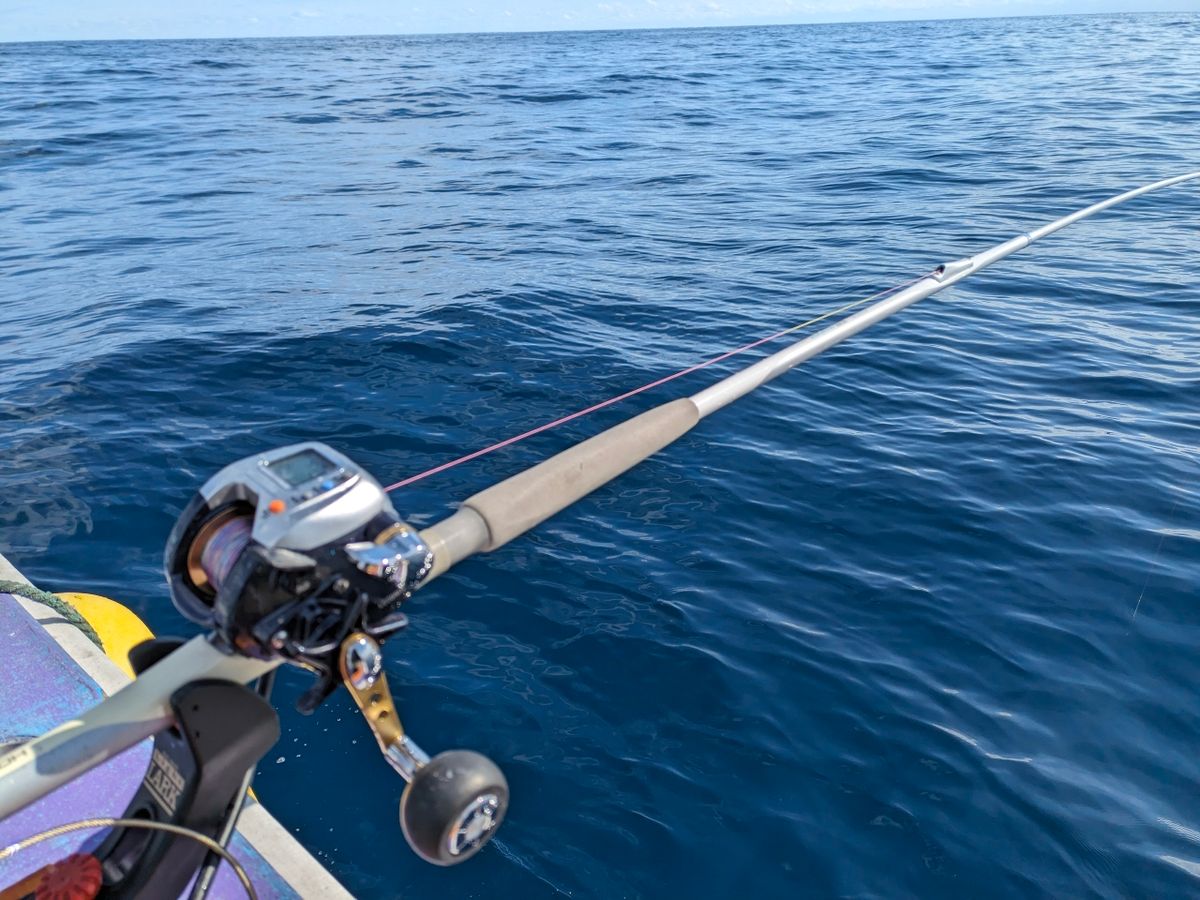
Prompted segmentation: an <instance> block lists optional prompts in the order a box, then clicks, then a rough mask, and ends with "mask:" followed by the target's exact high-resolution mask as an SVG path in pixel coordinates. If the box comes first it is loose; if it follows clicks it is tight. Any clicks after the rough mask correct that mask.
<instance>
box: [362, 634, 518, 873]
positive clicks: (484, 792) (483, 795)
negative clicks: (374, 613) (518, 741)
mask: <svg viewBox="0 0 1200 900" xmlns="http://www.w3.org/2000/svg"><path fill="white" fill-rule="evenodd" d="M338 667H339V670H340V672H341V676H342V681H343V682H344V683H345V685H346V689H347V690H349V691H350V696H352V697H353V698H354V702H355V703H356V704H358V708H359V710H360V711H361V712H362V714H363V718H365V719H366V720H367V724H368V725H369V726H370V728H371V732H372V733H373V734H374V735H375V740H376V741H377V742H378V743H379V749H380V750H381V751H382V752H383V757H384V759H386V760H387V761H388V764H389V765H390V766H391V767H392V768H393V769H395V770H396V771H397V772H399V773H400V776H401V777H402V778H403V779H404V780H405V781H406V782H407V785H406V786H405V788H404V793H403V794H402V795H401V798H400V828H401V830H402V831H403V832H404V837H405V839H406V840H407V841H408V844H409V846H410V847H412V849H413V851H414V852H415V853H416V854H417V855H418V856H420V857H421V858H422V859H424V860H425V861H426V862H430V863H433V864H434V865H438V866H452V865H455V864H457V863H460V862H463V861H464V860H467V859H469V858H470V857H472V856H474V855H475V854H476V853H478V852H479V851H480V850H481V849H483V846H484V845H485V844H486V843H487V842H488V841H489V840H491V838H492V836H493V835H494V834H495V832H496V829H497V828H499V827H500V822H501V821H502V820H503V819H504V814H505V812H506V811H507V809H508V781H507V780H506V779H505V777H504V773H503V772H501V771H500V769H499V767H497V766H496V764H495V763H494V762H492V761H491V760H490V759H488V758H487V757H486V756H483V755H482V754H479V753H476V752H474V751H472V750H448V751H446V752H444V753H439V754H438V755H437V756H435V757H433V758H432V759H430V758H429V755H428V754H427V753H426V752H425V751H424V750H422V749H421V748H420V747H419V746H418V745H417V743H416V742H415V741H413V740H412V738H410V737H409V736H408V735H407V734H405V733H404V725H403V724H402V723H401V721H400V716H399V715H398V714H397V713H396V704H395V702H394V701H393V700H392V692H391V691H390V690H389V689H388V684H387V676H386V675H385V674H384V672H383V653H382V651H381V650H380V647H379V643H378V641H376V640H375V639H374V638H373V637H371V636H370V635H368V634H365V633H363V632H355V633H354V634H351V635H349V636H348V637H347V638H346V639H345V640H344V641H342V645H341V649H340V652H339V653H338Z"/></svg>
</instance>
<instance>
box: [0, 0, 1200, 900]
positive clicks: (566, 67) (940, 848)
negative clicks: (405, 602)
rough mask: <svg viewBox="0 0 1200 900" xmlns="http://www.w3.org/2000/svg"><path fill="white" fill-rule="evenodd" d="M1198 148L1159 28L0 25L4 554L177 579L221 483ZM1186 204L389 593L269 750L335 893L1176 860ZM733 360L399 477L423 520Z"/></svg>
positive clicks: (499, 395) (619, 351) (148, 591)
mask: <svg viewBox="0 0 1200 900" xmlns="http://www.w3.org/2000/svg"><path fill="white" fill-rule="evenodd" d="M1197 168H1200V16H1196V15H1181V14H1169V15H1139V16H1104V17H1079V18H1047V19H1011V20H990V21H984V20H977V21H955V22H918V23H908V24H874V25H845V26H817V27H770V28H745V29H706V30H679V31H647V32H596V33H574V34H567V33H557V34H514V35H466V36H446V37H442V36H439V37H361V38H330V39H308V40H290V39H289V40H211V41H169V42H117V43H77V44H53V43H46V44H24V45H20V44H8V45H0V487H2V491H0V550H2V551H3V552H4V553H5V554H7V555H8V556H9V557H10V558H11V559H12V561H13V562H14V563H16V564H17V565H18V566H19V567H20V568H22V569H23V570H24V572H25V573H26V574H27V575H28V576H29V577H30V578H32V579H33V580H34V581H35V582H36V583H38V584H40V585H41V586H42V587H45V588H48V589H54V590H66V589H78V590H91V591H95V592H99V593H102V594H106V595H109V596H112V597H114V598H116V599H119V600H121V601H122V602H124V603H126V604H128V605H130V606H131V607H132V608H134V609H135V610H136V611H137V612H139V613H140V614H141V615H142V616H143V617H144V618H145V619H146V620H147V622H148V623H149V624H150V625H151V626H152V627H153V628H154V629H155V630H156V631H158V632H160V633H177V634H187V635H190V634H193V633H194V627H193V626H191V625H189V624H188V623H187V622H186V621H184V620H183V619H182V618H181V617H180V616H179V615H178V614H177V613H176V612H175V610H174V609H173V607H172V606H171V604H170V603H169V602H168V599H167V594H166V590H165V585H164V581H163V576H162V573H161V557H162V549H163V544H164V541H165V539H166V536H167V533H168V531H169V529H170V527H171V525H172V522H173V521H174V517H175V516H176V515H177V514H178V512H179V511H180V510H181V508H182V507H183V505H184V503H185V502H186V501H187V499H188V497H189V496H190V494H191V492H192V491H194V490H195V489H196V488H197V487H198V486H199V484H201V483H202V482H203V481H204V480H205V479H206V478H207V477H208V476H209V475H210V474H211V473H213V472H215V471H216V470H217V469H218V468H220V467H221V466H223V465H224V464H226V463H227V462H230V461H232V460H234V459H237V458H239V457H241V456H244V455H247V454H251V453H254V452H255V451H258V450H260V449H262V448H267V447H272V446H276V445H281V444H286V443H290V442H294V441H299V440H304V439H318V440H323V441H326V442H328V443H330V444H332V445H334V446H335V447H337V448H339V449H341V450H343V451H344V452H346V453H347V454H349V455H350V456H352V457H353V458H355V459H356V460H358V461H359V462H361V463H362V464H363V465H365V466H366V467H368V468H369V469H370V470H371V471H372V472H374V473H375V474H376V475H377V476H378V477H379V478H380V479H381V480H382V481H384V482H388V481H395V480H398V479H400V478H402V477H404V476H406V475H410V474H413V473H415V472H418V471H421V470H424V469H426V468H428V467H430V466H432V465H435V464H438V463H441V462H444V461H446V460H448V459H451V458H453V457H456V456H458V455H460V454H462V453H465V452H467V451H470V450H474V449H477V448H479V447H482V446H484V445H486V444H489V443H492V442H493V441H495V440H498V439H500V438H503V437H507V436H509V435H512V434H515V433H517V432H519V431H523V430H525V429H527V428H529V427H533V426H535V425H538V424H540V423H542V422H544V421H546V420H548V419H552V418H555V417H557V416H559V415H562V414H564V413H567V412H571V411H574V410H576V409H578V408H580V407H582V406H586V405H589V404H591V403H593V402H596V401H599V400H602V399H604V398H606V397H608V396H610V395H612V394H615V393H619V392H622V391H624V390H627V389H629V388H631V387H634V386H636V385H639V384H641V383H643V382H646V381H649V380H651V379H653V378H655V377H657V376H659V375H662V374H666V373H667V372H670V371H672V370H674V369H677V368H680V367H682V366H685V365H687V364H689V363H692V362H695V361H697V360H699V359H703V358H705V357H707V356H710V355H713V354H714V353H716V352H718V351H720V350H724V349H727V348H729V347H733V346H736V345H738V344H741V343H744V342H746V341H749V340H752V339H754V338H756V337H759V336H762V335H764V334H768V333H770V332H772V331H774V330H776V329H778V328H781V327H786V326H788V325H791V324H794V323H796V322H798V321H801V320H803V319H806V318H808V317H809V316H811V315H813V314H815V313H818V312H821V311H823V310H825V309H827V308H829V307H831V306H834V305H837V304H839V303H843V302H846V301H847V300H851V299H854V298H856V297H859V296H862V295H864V294H867V293H870V292H872V291H875V290H878V289H880V288H884V287H888V286H890V285H892V284H895V283H897V282H899V281H902V280H905V279H907V278H910V277H912V276H914V275H917V274H919V273H922V272H924V271H927V270H928V269H930V268H931V267H932V266H934V265H936V264H937V263H940V262H943V261H945V260H949V259H955V258H958V257H961V256H964V255H968V254H971V253H975V252H977V251H979V250H982V249H984V248H986V247H988V246H991V245H992V244H995V243H998V242H999V241H1001V240H1004V239H1006V238H1008V237H1010V236H1012V235H1014V234H1017V233H1019V232H1021V231H1024V230H1026V229H1029V228H1031V227H1034V226H1037V225H1039V224H1042V223H1043V222H1045V221H1048V220H1049V219H1051V218H1054V217H1056V216H1058V215H1061V214H1063V213H1065V212H1069V211H1071V210H1073V209H1076V208H1078V207H1081V206H1084V205H1087V204H1088V203H1091V202H1093V201H1095V200H1098V199H1101V198H1104V197H1106V196H1109V195H1111V194H1115V193H1118V192H1120V191H1122V190H1125V189H1128V188H1131V187H1135V186H1137V185H1139V184H1142V183H1145V182H1148V181H1151V180H1154V179H1157V178H1161V177H1165V176H1168V175H1173V174H1179V173H1182V172H1186V171H1190V170H1194V169H1197ZM1197 222H1200V188H1198V187H1196V186H1183V187H1178V188H1174V189H1171V190H1168V191H1164V192H1161V193H1159V194H1155V195H1151V196H1148V197H1145V198H1142V199H1139V200H1136V201H1134V202H1131V203H1129V204H1128V205H1126V206H1123V207H1120V208H1118V209H1115V210H1112V211H1110V212H1107V213H1104V214H1102V215H1101V216H1098V217H1096V218H1094V219H1091V220H1089V221H1087V222H1086V223H1083V224H1080V225H1077V226H1074V227H1072V228H1070V229H1067V230H1066V231H1063V232H1060V233H1059V234H1057V235H1054V236H1053V237H1051V238H1048V239H1046V240H1045V241H1043V242H1042V243H1039V244H1037V245H1036V246H1034V247H1031V248H1029V249H1028V250H1026V251H1024V252H1022V253H1020V254H1018V255H1017V256H1015V257H1013V258H1011V259H1009V260H1008V261H1005V262H1003V263H1001V264H999V265H997V266H995V267H994V268H992V269H990V270H988V271H987V272H985V273H983V274H981V275H978V276H976V277H973V278H971V279H970V280H968V281H967V282H965V283H964V284H962V285H961V286H959V287H955V288H953V289H951V290H949V291H947V292H946V293H944V294H942V295H939V296H938V297H936V298H933V299H931V300H928V301H925V302H923V303H921V304H918V305H917V306H915V307H913V308H912V309H910V310H908V311H906V312H905V313H903V314H902V315H900V316H897V317H895V318H893V319H890V320H888V321H887V322H885V323H883V324H881V325H879V326H877V327H875V328H873V329H871V330H870V331H869V332H867V333H865V334H864V335H862V336H860V337H858V338H855V339H854V340H852V341H850V342H848V343H846V344H843V345H842V346H840V347H839V348H837V349H835V350H833V351H831V352H829V353H828V354H826V355H824V356H821V357H819V358H818V359H816V360H814V361H813V362H811V363H809V364H806V365H805V366H803V367H801V368H799V369H797V370H795V371H794V372H792V373H790V374H788V375H787V376H786V377H783V378H781V379H779V380H778V381H776V382H774V383H773V384H772V385H770V386H769V387H767V388H766V389H764V390H762V391H761V392H758V393H756V394H755V395H753V396H752V397H750V398H747V399H746V400H744V401H742V402H740V403H738V404H737V405H735V406H733V407H730V408H729V409H727V410H725V411H723V412H721V413H719V414H718V415H715V416H713V417H711V418H709V419H706V420H705V421H704V422H703V423H702V424H701V425H700V427H698V428H697V429H696V430H695V431H693V432H692V433H691V434H689V435H688V436H686V437H685V438H684V439H683V440H682V441H681V442H680V443H679V444H677V445H675V446H673V447H671V448H669V449H667V450H666V451H664V452H662V453H661V454H659V455H657V456H656V457H654V458H653V459H652V460H650V461H649V462H647V463H646V464H644V465H642V466H640V467H638V468H637V469H636V470H634V471H632V472H630V473H629V474H627V475H626V476H624V477H623V478H621V479H620V480H619V481H617V482H616V483H614V484H613V485H611V486H609V487H607V488H605V489H603V490H601V491H599V492H598V493H596V494H595V495H593V496H592V497H590V498H589V499H587V500H585V501H584V502H582V503H580V504H579V505H578V506H577V507H576V508H574V509H572V510H571V511H569V512H567V513H565V514H563V515H560V516H558V517H557V518H555V519H553V520H552V521H550V522H548V523H547V524H546V525H544V526H543V527H541V528H539V529H538V530H537V531H536V532H535V533H533V534H531V535H529V536H527V537H525V538H523V539H521V540H519V541H516V542H514V543H513V544H511V545H509V546H508V547H506V548H504V549H503V550H501V551H499V552H497V553H494V554H491V555H489V556H484V557H479V558H476V559H474V560H471V561H469V562H467V563H465V564H463V565H462V566H460V567H459V568H457V569H456V570H455V571H454V572H453V573H451V574H450V575H449V576H447V577H445V578H442V579H440V580H439V581H437V582H436V583H435V584H434V585H432V586H431V587H430V588H429V589H428V590H427V591H425V592H423V593H421V594H419V595H418V596H417V597H416V598H415V599H414V600H413V601H412V602H411V603H410V605H409V607H408V610H409V613H410V616H411V619H412V625H411V627H410V629H409V630H408V631H407V632H406V633H404V634H402V635H400V636H399V637H397V638H396V639H394V640H393V641H392V642H391V643H389V644H388V645H387V651H388V653H389V654H390V663H389V667H388V672H389V676H390V678H391V681H392V686H393V689H394V690H395V691H396V693H397V695H398V700H399V701H400V704H401V713H402V715H403V716H404V717H405V719H406V723H407V725H408V726H409V729H410V730H411V732H412V733H413V734H414V736H415V738H416V739H417V740H418V741H419V742H420V743H421V744H422V745H423V746H424V747H425V748H426V749H427V750H429V751H431V752H437V751H439V750H443V749H447V748H450V747H455V746H466V747H473V748H476V749H479V750H481V751H482V752H485V753H487V754H488V755H490V756H492V757H493V758H495V759H496V760H497V761H498V762H499V763H500V765H501V766H502V767H503V768H504V770H505V771H506V773H507V774H508V778H509V780H510V783H511V786H512V791H513V802H512V808H511V811H510V815H509V819H508V821H507V822H506V824H505V826H504V828H503V829H502V830H501V832H500V837H499V838H498V840H497V845H498V846H494V847H492V848H490V849H489V850H487V851H486V852H485V853H484V854H483V855H481V856H480V857H479V858H478V859H476V860H473V861H472V862H470V863H468V864H466V865H464V866H462V867H459V868H457V869H453V870H440V869H435V868H433V867H431V866H428V865H426V864H424V863H421V862H419V861H418V860H417V859H416V857H415V856H413V855H412V854H411V853H409V852H408V850H407V848H406V846H405V844H404V841H403V838H402V836H401V834H400V830H399V828H398V826H397V822H396V805H397V801H398V799H399V795H400V790H401V787H402V783H401V781H400V779H399V778H398V777H396V776H395V775H394V773H393V772H392V771H391V770H390V769H389V768H388V767H387V766H386V764H385V763H384V762H383V760H382V759H381V758H380V756H379V754H378V752H377V751H376V749H375V746H374V742H373V740H372V739H371V737H370V735H369V733H368V731H367V729H366V727H365V725H364V724H363V723H361V722H360V721H358V714H357V712H356V711H354V709H353V707H352V705H351V703H350V701H349V699H348V698H347V697H346V696H345V695H344V694H339V695H337V696H336V697H335V698H334V699H332V700H331V701H330V702H329V703H328V704H327V705H326V706H325V707H323V708H322V709H321V710H320V711H319V713H318V714H317V715H316V716H314V717H312V718H303V717H301V716H299V715H298V714H296V713H295V712H294V711H293V710H292V709H291V704H292V702H293V700H294V699H295V697H296V696H297V695H298V693H299V691H300V690H301V689H303V688H304V687H305V686H307V684H308V678H307V676H305V675H304V674H303V673H301V672H298V671H292V672H290V673H288V674H286V675H285V677H284V678H283V679H282V684H281V687H280V689H279V690H278V691H277V697H278V699H279V701H280V704H281V707H282V717H283V728H284V735H283V737H282V739H281V741H280V743H279V745H278V746H277V747H276V748H275V749H273V750H272V751H271V752H270V753H269V754H268V756H267V758H266V759H265V760H264V762H263V765H262V767H261V770H260V773H259V777H258V781H257V783H256V790H257V792H258V794H259V796H260V797H261V799H262V800H263V801H264V803H265V804H266V805H267V807H268V808H269V809H270V810H271V811H272V812H273V813H274V814H275V815H276V816H277V817H278V818H279V819H280V820H281V821H282V822H284V823H285V824H286V825H287V827H288V828H289V829H291V830H293V831H294V833H295V834H296V835H297V836H298V837H299V838H300V840H302V841H303V842H304V843H305V845H306V846H308V847H309V848H311V849H312V851H313V852H314V853H315V854H317V856H318V857H319V858H320V859H321V860H322V861H323V862H324V863H325V864H326V865H328V867H329V868H330V869H331V870H332V871H333V873H334V874H335V875H336V876H337V877H338V878H340V879H341V880H342V881H343V883H344V884H345V885H346V886H347V887H348V888H349V889H350V890H351V891H353V892H354V893H355V894H356V895H358V896H361V897H365V898H377V897H395V896H401V897H405V898H430V897H439V898H440V897H476V898H509V897H513V898H530V900H533V898H543V897H556V896H569V897H602V898H618V897H621V898H634V897H647V898H673V897H733V896H745V897H756V898H776V897H778V898H784V897H788V898H790V897H796V896H805V897H808V896H811V897H856V898H865V897H885V898H893V897H920V898H960V897H974V898H990V897H1082V896H1098V897H1114V898H1116V897H1182V896H1189V895H1190V896H1195V895H1196V894H1197V893H1200V880H1198V879H1200V801H1198V797H1200V794H1198V793H1197V784H1198V783H1200V658H1198V654H1197V645H1198V644H1200V608H1198V606H1197V584H1198V582H1200V524H1198V522H1200V494H1198V491H1197V483H1198V480H1200V459H1198V454H1200V413H1198V411H1197V409H1198V406H1200V229H1198V226H1197ZM733 368H734V363H733V362H730V363H726V364H722V365H721V366H720V367H718V368H717V369H716V370H711V369H710V370H707V371H705V372H702V373H697V374H695V375H693V376H689V377H688V378H686V379H683V380H681V381H678V382H675V383H674V384H673V385H671V386H669V387H667V388H665V389H663V390H661V391H657V392H651V393H647V394H644V395H641V396H639V397H637V398H634V399H633V400H630V401H628V402H627V403H624V404H621V405H618V406H616V407H613V408H610V409H607V410H605V411H603V412H601V413H599V414H597V415H595V416H590V417H588V418H585V419H582V420H579V421H577V422H573V423H571V424H570V425H568V426H566V427H564V428H562V429H560V430H557V431H554V432H551V433H548V434H546V435H542V436H540V437H538V438H536V439H533V440H530V441H527V442H525V443H522V444H520V445H518V446H515V447H512V448H509V449H508V450H506V451H503V452H499V453H495V454H492V455H490V456H487V457H485V458H483V459H481V460H478V461H477V462H474V463H471V464H469V465H465V466H461V467H459V468H456V469H453V470H451V471H449V472H446V473H444V474H442V475H439V476H437V477H434V478H430V479H427V480H425V481H422V482H421V483H419V484H417V485H414V486H413V487H411V488H408V489H405V490H402V491H399V492H397V494H395V495H394V497H395V500H396V503H397V505H398V508H400V509H401V511H402V512H403V513H405V514H406V515H407V516H408V518H409V519H410V521H412V522H414V523H417V524H420V525H426V524H428V523H431V522H433V521H436V520H437V519H439V518H441V517H443V516H445V515H447V514H448V513H449V512H450V511H451V510H452V509H453V508H454V506H455V504H456V502H457V501H460V500H461V499H463V498H465V497H467V496H468V495H469V494H471V493H473V492H475V491H476V490H479V489H481V488H483V487H485V486H487V485H489V484H491V483H493V482H494V481H496V480H499V479H501V478H503V477H505V476H507V475H509V474H512V473H515V472H517V471H519V470H520V469H522V468H523V467H525V466H528V465H529V464H531V463H533V462H535V461H537V460H539V459H541V458H543V457H545V456H547V455H549V454H551V453H553V452H555V451H557V450H559V449H561V448H563V447H565V446H566V445H568V444H569V443H571V442H573V441H575V440H578V439H580V438H582V437H585V436H588V435H591V434H594V433H596V432H597V431H599V430H601V429H602V428H604V427H606V426H608V425H611V424H613V423H615V422H617V421H620V420H621V419H623V418H624V417H626V416H629V415H632V414H634V413H636V412H638V411H640V410H642V409H646V408H648V407H650V406H652V405H654V404H656V403H659V402H662V401H665V400H667V399H671V398H672V397H674V396H677V395H680V394H687V393H692V392H694V391H696V390H698V389H700V388H702V387H704V386H705V385H706V384H708V383H710V381H711V380H712V379H713V378H714V377H716V376H717V375H718V374H720V373H721V372H729V371H732V369H733Z"/></svg>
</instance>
